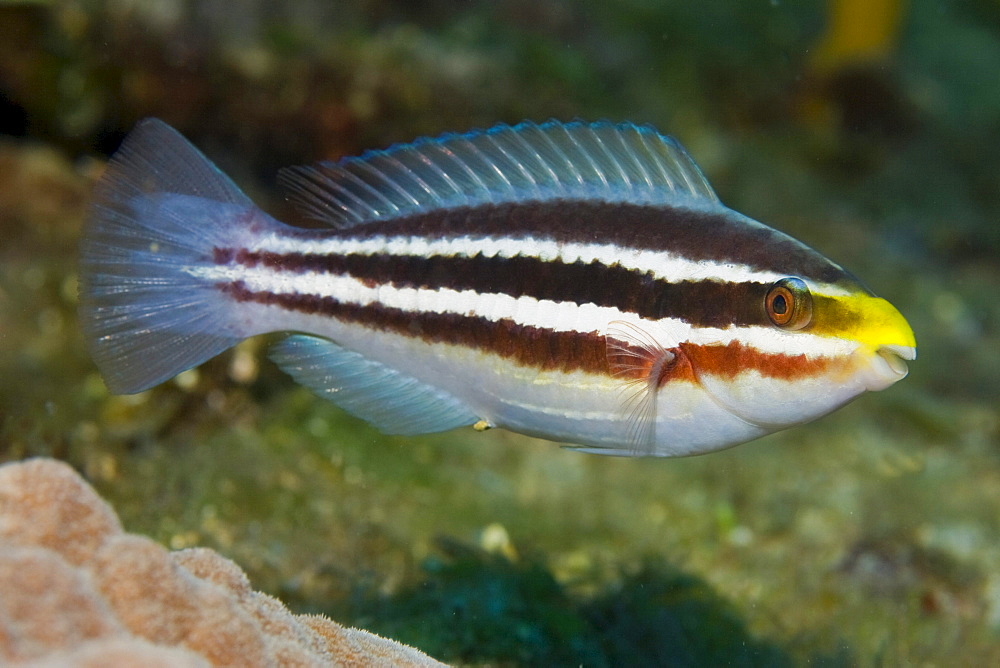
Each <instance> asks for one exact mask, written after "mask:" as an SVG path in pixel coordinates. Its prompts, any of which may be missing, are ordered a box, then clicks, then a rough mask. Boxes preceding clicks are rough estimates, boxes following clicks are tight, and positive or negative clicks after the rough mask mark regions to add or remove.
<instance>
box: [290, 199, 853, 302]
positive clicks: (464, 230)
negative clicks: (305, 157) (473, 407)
mask: <svg viewBox="0 0 1000 668" xmlns="http://www.w3.org/2000/svg"><path fill="white" fill-rule="evenodd" d="M738 216H739V214H736V213H735V212H728V211H725V210H719V211H696V210H691V209H681V208H675V207H668V206H653V205H639V204H628V203H622V202H600V201H590V200H553V201H544V202H541V201H529V202H510V203H503V204H484V205H479V206H470V207H455V208H451V209H440V210H435V211H428V212H426V213H420V214H414V215H410V216H403V217H400V218H394V219H390V220H384V221H375V222H371V223H365V224H364V225H357V226H354V227H351V228H348V229H346V230H323V231H322V232H316V231H310V232H312V233H313V234H307V236H308V237H311V238H317V239H319V238H324V237H325V238H329V237H344V238H359V239H360V238H370V237H375V236H380V235H386V236H417V237H427V238H431V239H434V238H453V237H460V236H467V235H468V236H471V237H477V236H481V237H482V236H485V237H501V238H510V239H522V238H523V239H528V238H538V239H551V240H554V241H557V242H564V243H587V244H590V243H595V242H596V243H608V244H614V245H616V246H620V247H622V249H623V251H627V250H631V249H643V250H653V251H668V252H671V253H675V254H677V255H679V256H682V257H686V258H688V259H690V260H711V261H717V262H732V263H735V264H742V265H747V266H749V267H751V268H753V269H756V270H761V271H773V272H777V273H781V274H787V275H792V276H799V277H802V278H808V279H814V280H817V281H820V282H824V283H837V282H838V281H842V280H845V279H849V278H851V276H850V275H849V274H848V273H847V272H845V271H844V270H843V269H841V268H840V267H838V266H837V265H835V264H833V263H832V262H830V261H829V260H827V259H826V258H825V257H823V256H822V255H820V254H819V253H817V252H815V251H814V250H812V249H811V248H809V247H808V246H805V245H804V244H802V243H800V242H798V241H796V240H795V239H792V238H791V237H789V236H787V235H785V234H783V233H781V232H779V231H777V230H773V229H771V228H769V227H766V226H763V225H753V224H749V223H747V222H746V221H745V220H744V219H743V218H742V217H738ZM526 250H527V248H526Z"/></svg>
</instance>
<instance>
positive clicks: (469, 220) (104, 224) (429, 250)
mask: <svg viewBox="0 0 1000 668" xmlns="http://www.w3.org/2000/svg"><path fill="white" fill-rule="evenodd" d="M279 180H280V181H281V182H283V184H284V186H286V187H287V189H288V192H289V193H290V199H291V201H292V202H293V203H294V204H296V205H297V206H298V207H299V208H300V209H301V211H303V212H304V214H305V215H308V216H310V217H312V218H315V219H317V220H319V221H322V222H323V223H326V224H327V225H326V226H325V227H323V228H321V229H305V228H301V227H293V226H289V225H286V224H283V223H281V222H278V221H277V220H275V219H274V218H272V217H271V216H269V215H268V214H266V213H264V211H262V210H261V209H259V208H257V207H256V206H254V204H253V203H252V202H251V201H250V199H249V198H247V196H246V195H244V194H243V193H242V192H241V191H240V189H239V188H238V187H237V186H236V185H235V184H234V183H233V182H232V181H231V180H230V179H229V178H228V177H226V176H225V175H224V174H223V173H222V172H220V171H219V170H218V169H217V168H216V167H215V166H214V165H213V164H212V163H211V162H210V161H209V160H208V159H206V158H205V156H203V155H202V154H201V153H200V152H199V151H198V149H196V148H195V147H194V146H192V145H191V144H190V143H189V142H188V141H187V140H185V139H184V138H183V137H182V136H181V135H180V134H179V133H177V132H176V131H175V130H173V129H172V128H170V127H169V126H168V125H166V124H164V123H163V122H161V121H158V120H155V119H148V120H145V121H143V122H141V123H140V124H139V125H138V126H137V127H136V128H135V129H134V130H133V131H132V133H131V134H130V135H129V136H128V137H127V138H126V139H125V141H124V142H123V144H122V146H121V148H120V149H119V150H118V152H117V153H116V154H115V155H114V156H113V158H112V159H111V161H110V163H109V165H108V167H107V169H106V171H105V172H104V174H103V176H102V177H101V179H100V180H99V182H98V183H97V185H96V187H95V192H94V197H93V203H92V205H91V209H90V213H89V217H88V220H87V222H86V224H85V228H84V233H83V240H82V244H81V262H80V314H81V320H82V329H83V331H84V334H85V337H86V340H87V342H88V345H89V348H90V350H91V352H92V355H93V357H94V360H95V361H96V363H97V366H98V367H99V369H100V371H101V373H102V375H103V377H104V379H105V381H106V383H107V385H108V387H109V389H110V390H111V391H112V392H116V393H134V392H140V391H143V390H146V389H148V388H151V387H153V386H154V385H157V384H159V383H162V382H163V381H165V380H167V379H169V378H171V377H172V376H174V375H176V374H178V373H180V372H181V371H184V370H186V369H189V368H191V367H194V366H196V365H198V364H200V363H202V362H204V361H206V360H208V359H209V358H211V357H213V356H215V355H218V354H219V353H221V352H223V351H224V350H226V349H227V348H230V347H231V346H233V345H235V344H236V343H238V342H239V341H241V340H243V339H245V338H247V337H251V336H256V335H259V334H265V333H269V332H283V333H286V336H285V337H284V338H282V339H281V340H279V341H278V342H276V343H275V344H274V346H273V347H272V349H271V352H270V355H271V358H272V359H273V360H274V361H275V362H276V363H277V364H278V365H279V366H280V367H281V368H282V369H283V370H285V371H286V372H288V373H289V374H290V375H291V376H292V377H293V378H294V379H296V380H297V381H298V382H300V383H302V384H303V385H305V386H307V387H308V388H310V389H311V390H313V391H314V392H315V393H317V394H318V395H320V396H322V397H324V398H326V399H329V400H331V401H333V402H334V403H336V404H338V405H339V406H341V407H342V408H343V409H345V410H347V411H348V412H350V413H352V414H354V415H356V416H358V417H360V418H363V419H364V420H367V421H368V422H370V423H372V424H373V425H375V426H376V427H378V428H379V429H381V430H382V431H383V432H385V433H390V434H421V433H429V432H437V431H444V430H448V429H452V428H455V427H459V426H463V425H472V426H475V427H476V428H477V429H483V428H487V427H493V426H496V427H503V428H506V429H508V430H511V431H515V432H520V433H523V434H529V435H532V436H537V437H541V438H545V439H549V440H553V441H559V442H564V443H567V444H572V445H574V446H576V447H578V448H579V449H581V450H584V451H587V452H594V453H601V454H609V455H655V456H678V455H692V454H697V453H703V452H708V451H712V450H718V449H721V448H726V447H729V446H733V445H736V444H739V443H743V442H746V441H749V440H752V439H754V438H757V437H759V436H763V435H765V434H768V433H771V432H774V431H777V430H780V429H784V428H786V427H789V426H792V425H796V424H799V423H802V422H806V421H808V420H812V419H814V418H816V417H819V416H821V415H823V414H825V413H828V412H829V411H831V410H834V409H835V408H837V407H839V406H841V405H843V404H844V403H846V402H848V401H850V400H851V399H853V398H854V397H856V396H858V395H859V394H861V393H862V392H864V391H865V390H881V389H883V388H886V387H888V386H889V385H891V384H893V383H895V382H896V381H897V380H900V379H901V378H903V376H905V375H906V372H907V367H906V363H905V360H912V359H914V358H915V351H916V348H915V346H916V344H915V341H914V337H913V332H912V331H911V329H910V327H909V325H908V324H907V322H906V320H905V319H904V318H903V316H902V315H900V313H899V312H898V311H897V310H896V309H895V308H894V307H893V306H892V305H890V304H889V302H887V301H885V300H884V299H880V298H878V297H876V296H874V295H873V294H872V293H871V292H870V291H869V290H867V289H866V288H865V287H863V286H862V285H861V284H860V283H859V282H858V281H857V280H856V279H855V278H853V277H852V276H851V275H850V274H849V273H848V272H846V271H845V270H844V269H842V268H841V267H840V266H839V265H837V264H834V263H833V262H831V261H830V260H828V259H827V258H825V257H824V256H822V255H820V254H819V253H817V252H815V251H814V250H812V249H810V248H809V247H807V246H806V245H804V244H802V243H800V242H799V241H797V240H795V239H793V238H791V237H789V236H787V235H785V234H783V233H781V232H779V231H777V230H774V229H772V228H770V227H768V226H766V225H764V224H762V223H759V222H757V221H755V220H752V219H750V218H748V217H746V216H744V215H742V214H740V213H737V212H736V211H733V210H731V209H729V208H727V207H725V206H724V205H723V204H722V203H721V202H720V201H719V199H718V197H717V196H716V194H715V192H714V191H713V190H712V188H711V186H710V185H709V184H708V182H707V181H706V179H705V177H704V176H703V175H702V173H701V171H700V170H699V169H698V167H697V165H696V164H695V163H694V161H693V160H692V159H691V157H690V156H689V155H688V154H687V153H686V152H685V151H684V149H683V148H682V147H681V146H680V145H679V144H678V143H677V142H676V141H675V140H674V139H672V138H670V137H667V136H664V135H661V134H658V133H657V132H656V131H655V130H654V129H652V128H650V127H648V126H639V125H632V124H613V123H609V122H598V123H584V122H571V123H560V122H556V121H549V122H546V123H541V124H535V123H530V122H524V123H521V124H519V125H516V126H508V125H498V126H496V127H493V128H492V129H489V130H485V131H474V132H469V133H466V134H446V135H443V136H441V137H438V138H436V139H420V140H417V141H415V142H413V143H410V144H402V145H396V146H393V147H390V148H388V149H386V150H379V151H369V152H366V153H364V154H363V155H361V156H360V157H351V158H346V159H342V160H340V161H339V162H324V163H320V164H317V165H315V166H309V167H295V168H290V169H286V170H283V171H282V172H281V173H280V174H279Z"/></svg>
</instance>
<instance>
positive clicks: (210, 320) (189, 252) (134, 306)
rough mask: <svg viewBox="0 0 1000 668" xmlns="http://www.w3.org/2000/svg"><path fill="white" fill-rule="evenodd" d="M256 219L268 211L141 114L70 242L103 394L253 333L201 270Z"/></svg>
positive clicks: (127, 390)
mask: <svg viewBox="0 0 1000 668" xmlns="http://www.w3.org/2000/svg"><path fill="white" fill-rule="evenodd" d="M254 220H258V221H270V220H271V219H270V218H268V217H267V216H266V214H264V213H263V212H261V211H260V210H259V209H257V208H256V207H254V205H253V203H252V202H251V201H250V200H249V198H247V197H246V196H245V195H244V194H243V193H242V192H241V191H240V190H239V188H237V187H236V185H235V184H234V183H233V182H232V181H231V180H230V179H229V178H228V177H227V176H225V175H224V174H223V173H222V172H221V171H219V170H218V169H217V168H216V167H215V166H214V165H213V164H212V163H211V162H210V161H209V160H208V159H207V158H205V156H204V155H202V154H201V153H200V152H199V151H198V150H197V149H196V148H194V146H192V145H191V144H190V143H189V142H188V141H187V140H186V139H184V137H182V136H181V135H180V134H179V133H178V132H177V131H175V130H174V129H172V128H171V127H170V126H168V125H166V124H165V123H163V122H162V121H158V120H156V119H147V120H145V121H143V122H141V123H140V124H139V125H138V126H136V129H135V130H133V131H132V133H130V134H129V136H128V137H127V138H126V139H125V141H124V143H123V144H122V147H121V148H120V149H119V151H118V152H117V153H116V154H115V156H114V157H113V158H112V159H111V161H110V163H109V164H108V166H107V169H106V170H105V172H104V174H103V176H102V177H101V179H100V180H99V182H98V183H97V185H96V186H95V189H94V196H93V201H92V203H91V206H90V211H89V215H88V219H87V221H86V223H85V226H84V231H83V238H82V242H81V248H80V309H79V310H80V321H81V328H82V330H83V334H84V337H85V339H86V342H87V344H88V347H89V348H90V351H91V353H92V355H93V358H94V361H95V362H96V363H97V366H98V368H99V369H100V371H101V374H102V375H103V377H104V380H105V382H106V383H107V386H108V388H109V389H110V390H111V391H112V392H115V393H119V394H131V393H135V392H141V391H143V390H146V389H148V388H150V387H153V386H154V385H157V384H159V383H161V382H163V381H165V380H167V379H169V378H171V377H173V376H175V375H177V374H178V373H180V372H181V371H184V370H186V369H190V368H191V367H194V366H196V365H198V364H200V363H202V362H204V361H206V360H208V359H210V358H211V357H214V356H215V355H217V354H219V353H221V352H222V351H224V350H226V349H227V348H230V347H232V346H233V345H235V344H236V343H238V342H239V341H240V340H242V339H243V338H246V337H247V336H249V335H251V334H254V333H255V332H249V331H247V330H246V325H240V319H239V318H237V317H235V313H234V310H233V305H232V303H231V301H230V300H227V299H226V297H225V295H224V294H223V293H222V292H220V291H219V290H218V289H217V287H216V283H215V282H213V281H212V280H211V275H210V272H208V271H207V270H210V269H211V268H212V266H213V265H214V264H215V263H214V262H213V249H218V248H226V247H228V248H232V247H234V245H235V244H238V243H240V241H241V239H245V238H246V237H247V235H248V234H249V233H250V230H249V229H248V228H249V227H250V223H251V222H252V221H254ZM216 252H217V251H216Z"/></svg>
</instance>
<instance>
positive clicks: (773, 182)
mask: <svg viewBox="0 0 1000 668" xmlns="http://www.w3.org/2000/svg"><path fill="white" fill-rule="evenodd" d="M997 72H1000V4H998V3H997V2H995V1H992V0H953V1H951V2H945V1H937V0H909V1H908V2H906V1H903V0H896V1H888V0H879V1H875V0H870V1H868V2H865V1H862V0H797V1H795V2H789V1H785V0H748V1H746V2H739V3H732V2H727V1H725V0H715V1H706V2H682V1H680V0H665V1H656V2H653V1H650V0H625V1H623V2H616V3H609V2H604V1H603V0H581V1H579V2H574V3H566V2H558V1H556V0H498V1H490V0H478V1H477V0H463V1H458V0H427V1H425V2H412V1H410V0H395V1H392V0H358V1H355V2H347V1H342V2H336V1H335V2H327V1H320V0H301V1H298V2H276V1H269V0H246V1H244V2H222V1H220V0H186V1H182V0H156V1H155V2H154V1H152V0H117V1H115V0H106V1H103V2H101V1H97V0H89V1H88V0H76V1H73V0H65V1H61V2H59V1H51V2H48V1H44V0H36V1H34V2H2V3H0V459H2V460H4V461H10V460H16V459H22V458H26V457H30V456H34V455H47V456H53V457H57V458H60V459H63V460H65V461H67V462H69V463H70V464H71V465H72V466H74V467H75V468H76V469H77V470H79V471H80V472H82V473H83V475H84V476H85V477H86V478H87V479H88V480H89V481H91V483H92V484H93V485H94V486H95V487H97V489H98V490H99V491H100V492H101V494H102V495H103V496H104V497H105V498H107V499H108V500H109V501H110V502H112V503H113V504H114V506H115V507H116V508H117V510H118V512H119V514H120V515H121V517H122V521H123V523H124V524H125V527H126V529H127V530H128V531H130V532H134V533H145V534H147V535H149V536H151V537H153V538H154V539H156V540H158V541H160V542H162V543H163V544H165V545H167V546H169V547H172V548H181V547H188V546H194V545H202V546H206V547H211V548H214V549H216V550H218V551H220V552H222V553H223V554H224V555H226V556H228V557H230V558H232V559H233V560H235V561H236V562H237V563H239V564H240V565H241V566H242V567H243V568H244V569H245V570H246V571H247V573H248V574H249V575H250V578H251V580H252V581H253V583H254V586H255V587H256V588H258V589H261V590H263V591H267V592H269V593H272V594H274V595H276V596H278V597H279V598H281V599H282V600H283V601H285V602H286V603H287V604H288V605H289V606H290V607H291V608H292V609H293V610H295V611H297V612H316V611H318V612H325V613H328V614H330V615H332V616H333V617H334V618H335V619H337V620H339V621H341V622H343V623H346V624H355V625H359V626H362V627H364V628H367V629H369V630H372V631H375V632H380V633H384V634H387V635H390V636H391V637H393V638H396V639H398V640H401V641H403V642H406V643H410V644H413V645H415V646H417V647H419V648H420V649H422V650H424V651H426V652H428V653H429V654H431V655H433V656H435V657H436V658H439V659H441V660H444V661H449V662H455V663H464V664H473V665H477V664H479V665H578V664H583V665H587V666H602V665H624V664H636V665H642V664H645V665H656V664H660V665H684V666H686V665H692V666H693V665H719V664H733V665H779V666H780V665H799V664H804V663H806V662H810V663H813V664H818V665H830V666H838V665H901V664H921V665H1000V299H998V295H1000V158H998V149H1000V80H998V78H997ZM145 116H158V117H160V118H163V119H164V120H165V121H167V122H168V123H171V124H172V125H174V126H175V127H177V128H178V129H179V130H180V131H181V132H183V133H184V134H186V135H187V136H188V137H189V138H190V139H191V140H192V141H193V142H194V143H195V144H196V145H198V146H199V147H200V148H201V149H202V150H203V151H204V152H205V153H206V154H207V155H208V156H209V157H211V158H212V159H213V160H215V161H216V162H217V164H218V165H219V166H220V168H222V169H223V170H224V171H226V172H227V173H229V174H230V175H231V176H232V177H233V178H234V180H235V181H236V182H237V183H239V184H240V185H241V186H242V187H243V188H244V189H245V190H246V191H247V192H248V193H249V194H250V195H251V196H252V197H253V198H254V199H255V200H256V201H258V202H259V203H261V204H262V205H263V206H264V208H266V209H267V210H268V211H269V212H270V213H272V214H274V215H276V216H277V217H278V218H280V219H284V220H287V221H289V222H296V221H297V219H296V216H295V214H294V213H293V212H292V211H291V210H290V209H289V207H288V206H287V205H286V203H285V202H284V200H283V198H282V193H281V192H280V191H278V189H277V188H276V185H275V183H276V181H275V173H276V171H277V169H278V168H280V167H282V166H286V165H292V164H301V163H309V162H312V161H315V160H319V159H335V158H337V157H340V156H342V155H347V154H354V153H358V152H360V151H362V150H364V149H365V148H379V147H384V146H387V145H389V144H392V143H394V142H399V141H408V140H411V139H413V138H415V137H417V136H420V135H434V134H438V133H441V132H444V131H463V130H467V129H470V128H475V127H488V126H490V125H492V124H494V123H496V122H499V121H504V122H508V123H514V122H517V121H520V120H522V119H533V120H544V119H546V118H549V117H555V118H559V119H564V120H565V119H572V118H576V117H579V118H584V119H599V118H607V119H610V120H615V121H618V120H628V121H634V122H640V123H650V124H653V125H654V126H656V127H657V128H659V129H660V130H661V131H663V132H668V133H671V134H673V135H675V136H676V137H678V139H680V141H681V142H682V143H683V144H684V145H685V146H686V147H687V148H688V150H689V151H690V152H691V153H692V154H693V156H694V157H695V159H696V160H697V161H698V162H699V164H700V165H701V166H702V168H703V169H704V171H705V172H706V174H707V176H708V177H709V180H710V181H711V182H712V183H713V185H714V186H715V188H716V190H717V191H718V193H719V195H720V197H721V198H722V200H723V201H724V202H725V203H726V204H727V205H729V206H730V207H732V208H734V209H736V210H738V211H741V212H743V213H746V214H747V215H750V216H752V217H754V218H757V219H759V220H762V221H765V222H767V223H769V224H771V225H773V226H775V227H777V228H779V229H781V230H783V231H786V232H789V233H791V234H792V235H794V236H796V237H798V238H799V239H802V240H803V241H805V242H807V243H809V244H810V245H812V246H813V247H815V248H817V249H818V250H820V251H821V252H823V253H824V254H826V255H828V256H829V257H831V258H833V259H834V260H835V261H837V262H839V263H841V264H843V265H844V266H845V267H847V268H849V269H850V270H852V271H853V272H855V273H856V274H857V275H858V276H860V277H862V279H863V280H864V281H865V282H866V283H867V284H868V285H869V286H870V287H871V288H872V289H873V290H874V291H875V292H876V293H878V294H880V295H882V296H884V297H886V298H888V299H889V300H890V301H891V302H893V303H894V304H895V305H896V306H897V307H899V309H900V310H901V311H902V313H903V314H904V315H905V316H906V317H907V318H908V319H909V321H910V323H911V324H912V325H913V328H914V330H915V332H916V335H917V342H918V350H919V357H918V359H917V361H916V362H914V363H912V364H911V365H910V377H909V378H907V379H906V380H904V381H903V382H901V383H900V384H898V385H897V386H895V387H892V388H891V389H889V390H888V391H886V392H883V393H877V394H869V395H866V396H864V397H862V398H861V399H859V400H858V401H856V402H855V403H854V404H852V405H850V406H848V407H846V408H844V409H842V410H840V411H838V412H836V413H834V414H833V415H831V416H828V417H826V418H824V419H822V420H820V421H818V422H816V423H814V424H810V425H805V426H801V427H799V428H796V429H792V430H790V431H787V432H784V433H780V434H777V435H774V436H771V437H768V438H765V439H762V440H759V441H756V442H754V443H752V444H749V445H745V446H741V447H738V448H735V449H733V450H729V451H726V452H723V453H718V454H712V455H706V456H702V457H695V458H691V459H682V460H669V459H664V460H623V459H614V458H603V457H596V456H585V455H580V454H576V453H572V452H566V451H563V450H561V449H560V448H559V447H558V446H556V445H553V444H551V443H546V442H543V441H537V440H532V439H529V438H526V437H521V436H516V435H512V434H509V433H505V432H501V431H494V432H489V433H486V434H479V433H475V432H473V431H472V430H469V429H465V430H459V431H454V432H450V433H446V434H441V435H435V436H427V437H421V438H396V437H387V436H384V435H381V434H379V433H378V432H377V431H375V430H374V429H372V428H370V427H368V426H367V425H365V424H363V423H360V422H358V421H356V420H354V419H352V418H350V417H349V416H347V415H345V414H344V413H342V412H341V411H339V410H338V409H337V408H336V407H334V406H332V405H329V404H327V403H324V402H322V401H321V400H319V399H316V398H314V397H313V396H312V395H310V394H309V393H308V392H307V391H306V390H305V389H303V388H301V387H298V386H296V385H295V384H294V383H293V382H292V381H291V380H290V379H289V378H288V377H286V376H284V375H283V374H282V373H280V372H279V371H277V370H276V368H275V367H274V366H273V365H271V364H270V363H269V362H268V361H266V358H265V356H264V349H265V346H266V343H267V341H266V340H254V341H249V342H247V343H245V344H243V345H241V346H239V347H238V348H237V349H236V350H234V351H231V352H230V353H227V354H225V355H223V356H221V357H219V358H217V359H215V360H213V361H211V362H210V363H208V364H206V365H204V366H202V367H200V368H199V369H196V370H192V371H190V372H186V373H184V374H182V375H181V376H179V377H178V378H177V379H175V380H174V381H172V382H169V383H167V384H165V385H164V386H162V387H158V388H156V389H154V390H151V391H149V392H145V393H143V394H140V395H135V396H124V397H122V396H110V395H108V393H107V391H106V389H105V388H104V385H103V383H102V381H101V380H100V378H99V376H98V375H97V372H96V369H95V368H94V366H93V364H92V363H91V362H90V360H89V359H88V356H87V354H86V351H85V350H84V346H83V343H82V340H81V337H80V333H79V328H78V326H77V323H76V315H75V305H76V299H77V297H76V273H75V261H76V260H75V254H76V245H77V243H78V240H79V232H80V226H81V221H82V217H83V215H84V212H85V207H86V203H87V199H88V194H89V191H90V188H91V186H92V183H93V181H94V179H95V178H96V177H97V176H98V175H99V173H100V170H101V168H102V165H103V162H104V161H105V159H106V158H107V156H108V155H109V154H110V153H111V152H113V150H114V149H115V148H116V146H117V144H118V142H120V140H121V139H122V137H123V136H124V134H125V133H126V132H127V131H128V130H129V128H130V127H131V126H132V125H133V124H134V123H135V122H136V121H137V120H139V119H140V118H143V117H145Z"/></svg>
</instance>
